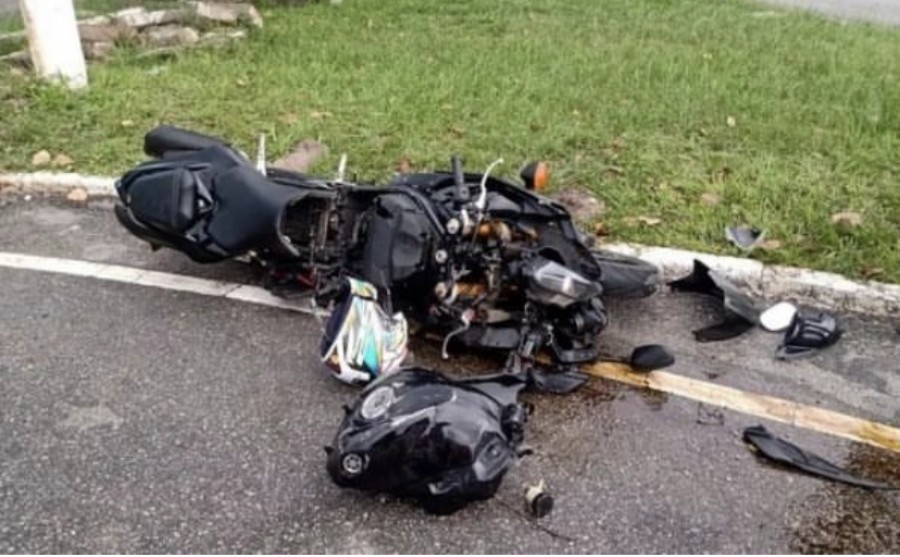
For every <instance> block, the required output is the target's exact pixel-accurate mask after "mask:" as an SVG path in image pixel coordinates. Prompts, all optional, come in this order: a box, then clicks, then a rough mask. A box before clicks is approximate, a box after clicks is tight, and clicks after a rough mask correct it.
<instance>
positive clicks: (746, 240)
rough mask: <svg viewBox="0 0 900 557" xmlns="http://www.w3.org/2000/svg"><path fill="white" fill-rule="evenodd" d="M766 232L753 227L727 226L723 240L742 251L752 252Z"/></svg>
mask: <svg viewBox="0 0 900 557" xmlns="http://www.w3.org/2000/svg"><path fill="white" fill-rule="evenodd" d="M765 235H766V232H765V231H764V230H761V229H759V228H756V227H753V226H729V227H727V228H726V229H725V238H726V239H728V241H730V242H731V243H732V244H734V245H736V246H737V247H739V248H740V249H742V250H744V251H752V250H753V248H755V247H757V246H758V245H759V244H760V242H762V240H763V238H764V237H765Z"/></svg>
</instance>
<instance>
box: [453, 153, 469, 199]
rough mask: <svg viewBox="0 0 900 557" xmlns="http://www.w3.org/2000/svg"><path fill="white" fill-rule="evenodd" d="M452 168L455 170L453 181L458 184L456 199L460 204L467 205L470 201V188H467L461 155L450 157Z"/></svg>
mask: <svg viewBox="0 0 900 557" xmlns="http://www.w3.org/2000/svg"><path fill="white" fill-rule="evenodd" d="M450 166H451V167H452V168H453V181H454V182H455V183H456V198H457V200H458V201H459V202H460V203H465V202H467V201H469V188H467V187H466V178H465V175H464V174H463V165H462V159H460V158H459V155H453V156H452V157H450Z"/></svg>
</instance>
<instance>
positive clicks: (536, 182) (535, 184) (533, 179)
mask: <svg viewBox="0 0 900 557" xmlns="http://www.w3.org/2000/svg"><path fill="white" fill-rule="evenodd" d="M519 177H520V178H522V181H523V182H525V189H527V190H531V191H535V190H537V191H541V190H543V189H545V188H546V187H547V185H548V184H549V183H550V167H549V166H547V163H544V162H537V161H536V162H531V163H528V164H526V165H525V168H523V169H522V171H521V172H519Z"/></svg>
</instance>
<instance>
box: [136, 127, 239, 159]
mask: <svg viewBox="0 0 900 557" xmlns="http://www.w3.org/2000/svg"><path fill="white" fill-rule="evenodd" d="M213 145H219V146H222V147H231V144H230V143H228V142H227V141H225V140H224V139H220V138H218V137H213V136H211V135H204V134H202V133H197V132H192V131H190V130H185V129H182V128H176V127H175V126H157V127H155V128H153V129H152V130H150V131H149V132H147V135H145V136H144V152H145V153H147V154H148V155H150V156H151V157H156V158H163V157H164V156H165V155H166V153H167V152H171V151H199V150H201V149H206V148H207V147H212V146H213Z"/></svg>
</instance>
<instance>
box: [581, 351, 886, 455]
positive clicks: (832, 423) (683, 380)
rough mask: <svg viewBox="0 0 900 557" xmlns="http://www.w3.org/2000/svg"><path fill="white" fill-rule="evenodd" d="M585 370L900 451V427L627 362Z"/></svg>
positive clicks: (589, 372) (627, 382)
mask: <svg viewBox="0 0 900 557" xmlns="http://www.w3.org/2000/svg"><path fill="white" fill-rule="evenodd" d="M581 369H582V371H584V372H585V373H587V374H589V375H591V376H593V377H601V378H603V379H609V380H611V381H617V382H619V383H625V384H627V385H632V386H634V387H642V388H646V389H653V390H655V391H661V392H664V393H670V394H673V395H677V396H681V397H685V398H689V399H692V400H696V401H699V402H703V403H705V404H712V405H715V406H720V407H722V408H727V409H729V410H734V411H735V412H741V413H743V414H749V415H751V416H756V417H759V418H766V419H769V420H774V421H776V422H782V423H786V424H790V425H793V426H797V427H802V428H805V429H811V430H813V431H818V432H821V433H827V434H829V435H835V436H837V437H843V438H845V439H850V440H852V441H858V442H860V443H867V444H869V445H874V446H876V447H881V448H883V449H888V450H891V451H895V452H900V429H897V428H896V427H892V426H889V425H885V424H881V423H878V422H872V421H869V420H864V419H862V418H856V417H853V416H848V415H847V414H841V413H840V412H834V411H832V410H825V409H823V408H817V407H815V406H809V405H806V404H800V403H799V402H793V401H790V400H785V399H783V398H777V397H774V396H768V395H760V394H756V393H750V392H747V391H742V390H740V389H735V388H732V387H725V386H723V385H716V384H715V383H709V382H707V381H700V380H697V379H691V378H690V377H684V376H683V375H677V374H674V373H669V372H666V371H653V372H650V373H638V372H635V371H632V369H631V367H630V366H628V365H627V364H619V363H610V362H598V363H595V364H591V365H588V366H584V367H582V368H581Z"/></svg>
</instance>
